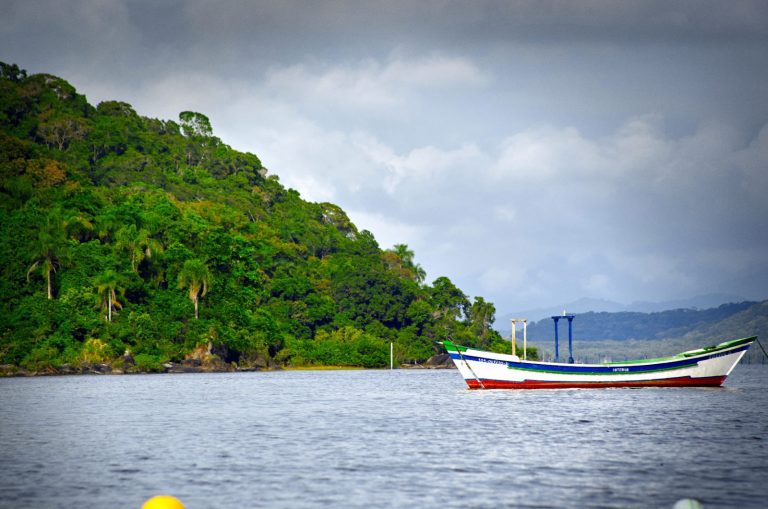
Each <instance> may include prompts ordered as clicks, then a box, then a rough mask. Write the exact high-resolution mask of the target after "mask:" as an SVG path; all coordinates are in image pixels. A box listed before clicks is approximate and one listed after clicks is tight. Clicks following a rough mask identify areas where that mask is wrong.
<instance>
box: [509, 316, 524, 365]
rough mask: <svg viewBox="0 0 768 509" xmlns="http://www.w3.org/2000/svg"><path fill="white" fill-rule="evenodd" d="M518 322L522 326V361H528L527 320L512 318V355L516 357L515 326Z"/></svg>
mask: <svg viewBox="0 0 768 509" xmlns="http://www.w3.org/2000/svg"><path fill="white" fill-rule="evenodd" d="M518 322H520V323H522V324H523V360H527V359H528V357H527V356H528V353H527V350H528V319H527V318H512V355H517V347H516V343H517V328H516V326H517V324H518Z"/></svg>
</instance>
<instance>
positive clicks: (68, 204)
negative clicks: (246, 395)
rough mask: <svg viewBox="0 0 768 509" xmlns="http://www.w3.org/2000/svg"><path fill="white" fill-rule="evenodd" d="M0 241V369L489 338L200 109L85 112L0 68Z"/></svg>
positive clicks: (408, 348) (269, 358)
mask: <svg viewBox="0 0 768 509" xmlns="http://www.w3.org/2000/svg"><path fill="white" fill-rule="evenodd" d="M0 237H1V238H2V242H0V261H1V262H2V263H1V267H2V269H1V270H2V272H3V277H2V279H1V280H0V306H1V307H0V364H12V365H16V366H21V367H24V368H27V369H32V370H38V371H39V370H46V369H55V368H56V367H57V366H59V365H61V364H77V363H78V362H83V360H84V359H86V358H88V359H90V358H92V350H93V345H94V344H98V345H100V346H99V352H100V354H99V355H100V356H101V357H100V358H102V359H105V360H107V361H110V362H117V361H118V360H119V359H121V358H122V356H123V354H124V352H125V351H126V350H128V351H130V352H132V353H133V354H134V355H135V356H136V359H137V364H141V365H142V366H144V367H147V369H151V368H152V367H153V366H154V367H156V366H158V365H159V364H160V363H163V362H166V361H176V362H178V361H181V360H183V359H185V358H189V356H191V355H194V354H195V352H198V351H199V349H200V348H208V349H209V350H210V351H212V352H213V353H214V354H216V355H218V356H219V357H220V358H221V360H222V361H224V362H227V363H237V364H238V365H240V366H248V365H273V364H284V365H314V364H334V365H350V366H367V367H375V366H384V365H386V364H387V363H388V352H389V348H388V343H389V342H394V344H395V353H396V356H397V359H398V360H400V361H422V360H425V359H426V358H428V357H429V356H431V355H433V354H434V353H436V352H437V351H439V349H440V347H439V345H438V344H437V342H438V341H440V340H444V339H447V338H449V337H451V338H453V339H455V340H456V341H458V342H461V343H464V344H469V345H474V346H480V347H488V346H489V345H493V344H496V345H497V346H498V344H500V343H499V342H498V341H497V340H498V339H499V338H498V334H497V333H496V332H495V331H494V330H493V329H492V328H491V325H492V323H493V318H494V317H493V314H494V313H495V309H494V308H493V305H492V304H491V303H488V302H486V301H484V300H483V299H482V298H479V297H478V298H477V299H475V302H474V304H473V303H472V302H470V300H469V298H468V297H467V296H466V295H465V294H464V293H463V292H462V291H461V290H460V289H458V288H457V287H456V286H455V285H454V284H453V283H452V282H451V281H450V280H449V279H448V278H446V277H438V278H437V279H436V280H435V281H434V282H433V283H432V284H431V285H429V284H425V283H424V278H425V274H426V273H425V271H424V269H422V268H421V266H419V265H418V264H416V263H415V261H414V260H415V255H414V253H413V251H412V250H410V249H409V248H408V247H407V246H406V245H404V244H399V245H396V246H394V247H393V248H392V249H389V250H382V249H381V248H380V246H379V245H378V243H377V242H376V239H375V237H374V236H373V234H372V233H371V232H368V231H365V230H363V231H359V230H358V229H357V228H356V227H355V225H354V224H353V223H352V222H351V221H350V220H349V218H348V217H347V215H346V214H345V213H344V211H343V210H342V209H340V208H339V207H338V206H336V205H334V204H330V203H310V202H306V201H304V200H302V199H301V197H300V196H299V193H297V192H296V191H294V190H292V189H286V188H285V187H283V186H282V185H281V184H280V181H279V179H278V178H277V176H275V175H268V174H267V171H266V169H265V168H264V167H263V166H262V164H261V161H260V160H259V158H258V157H257V156H256V155H254V154H250V153H243V152H239V151H236V150H234V149H232V148H231V147H229V146H228V145H226V144H225V143H223V142H222V141H221V140H219V139H218V138H216V137H215V136H214V134H213V130H212V128H211V122H210V120H209V119H208V117H206V116H205V115H203V114H201V113H196V112H190V111H185V112H182V113H181V114H180V115H179V122H178V123H177V122H175V121H171V120H159V119H153V118H147V117H143V116H140V115H139V114H137V113H136V112H135V111H134V109H133V108H132V107H131V105H129V104H127V103H124V102H120V101H106V102H102V103H100V104H99V105H97V106H96V107H94V106H92V105H91V104H89V103H88V101H87V100H86V98H85V97H84V96H82V95H80V94H78V93H77V91H76V90H75V89H74V87H72V86H71V85H70V84H69V83H67V82H66V81H65V80H63V79H61V78H58V77H55V76H51V75H47V74H35V75H30V76H28V75H27V73H26V71H24V70H22V69H19V68H18V66H15V65H8V64H0ZM193 308H194V311H193ZM118 311H119V312H118ZM88 345H90V346H88ZM89 349H90V350H89ZM88 352H91V353H90V354H89V353H88ZM89 355H90V357H89ZM140 360H141V362H139V361H140Z"/></svg>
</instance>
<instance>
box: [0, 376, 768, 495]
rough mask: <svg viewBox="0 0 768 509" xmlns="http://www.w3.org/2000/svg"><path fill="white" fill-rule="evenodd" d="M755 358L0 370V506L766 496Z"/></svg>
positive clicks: (764, 391)
mask: <svg viewBox="0 0 768 509" xmlns="http://www.w3.org/2000/svg"><path fill="white" fill-rule="evenodd" d="M767 443H768V367H765V366H738V367H737V369H736V370H735V372H734V374H733V375H732V376H731V377H730V378H729V379H728V381H727V382H726V387H724V388H722V389H608V390H592V391H589V390H567V391H519V392H518V391H485V392H482V391H468V390H467V389H465V385H464V382H463V381H462V380H461V379H460V377H459V375H458V374H457V372H456V371H454V370H450V371H416V370H412V371H407V370H400V371H397V370H396V371H394V372H390V371H331V372H295V371H294V372H275V373H237V374H186V375H146V376H102V377H100V376H80V377H56V378H30V379H0V507H8V508H10V507H13V508H35V509H42V508H55V507H61V508H74V507H77V508H91V507H93V508H97V507H98V508H104V507H116V508H137V509H138V508H139V507H140V506H141V504H142V502H143V501H144V500H146V499H147V498H149V497H150V496H151V495H154V494H159V493H170V494H173V495H175V496H177V497H179V498H180V499H181V500H182V501H183V502H184V503H185V504H186V506H187V508H188V509H196V508H228V509H233V508H258V507H285V508H309V507H365V508H366V509H373V508H377V507H419V508H438V507H439V508H443V507H478V508H481V507H482V508H497V507H622V508H624V507H643V508H645V507H671V506H672V505H673V504H674V502H675V501H676V500H677V499H680V498H684V497H695V498H698V499H699V500H701V501H703V502H704V504H705V507H707V508H710V507H738V508H746V507H755V508H757V507H761V508H762V507H766V505H767V504H768V502H767V501H768V482H767V481H768V472H766V467H767V466H768V447H766V444H767Z"/></svg>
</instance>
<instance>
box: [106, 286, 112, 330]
mask: <svg viewBox="0 0 768 509" xmlns="http://www.w3.org/2000/svg"><path fill="white" fill-rule="evenodd" d="M107 316H108V317H109V319H108V320H107V321H109V322H111V321H112V290H109V307H108V308H107Z"/></svg>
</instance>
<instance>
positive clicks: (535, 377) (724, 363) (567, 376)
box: [444, 337, 757, 389]
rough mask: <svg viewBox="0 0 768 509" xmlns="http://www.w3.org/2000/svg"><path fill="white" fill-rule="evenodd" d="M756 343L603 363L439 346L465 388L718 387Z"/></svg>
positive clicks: (741, 341) (746, 340) (748, 341)
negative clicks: (528, 357)
mask: <svg viewBox="0 0 768 509" xmlns="http://www.w3.org/2000/svg"><path fill="white" fill-rule="evenodd" d="M756 339H757V338H756V337H750V338H744V339H738V340H734V341H728V342H725V343H720V344H719V345H716V346H711V347H707V348H703V349H700V350H693V351H689V352H683V353H681V354H678V355H675V356H671V357H664V358H660V359H651V360H639V361H627V362H619V363H605V364H565V363H556V362H537V361H521V360H520V359H519V358H518V357H517V356H513V355H505V354H499V353H493V352H486V351H483V350H475V349H471V348H466V347H462V346H459V345H454V344H453V343H451V342H449V341H446V342H445V343H444V345H445V347H446V350H447V351H448V353H449V354H450V356H451V359H452V360H453V362H454V364H455V365H456V367H457V368H458V369H459V372H460V373H461V375H462V376H463V377H464V380H465V381H466V383H467V385H468V386H469V388H470V389H594V388H614V387H616V388H621V387H718V386H720V385H722V384H723V382H724V381H725V379H726V378H727V376H728V375H729V374H730V373H731V371H732V370H733V368H734V367H735V366H736V364H737V363H738V362H739V360H740V359H741V358H742V356H743V355H744V354H745V353H746V351H747V350H748V349H749V347H750V346H751V345H752V343H753V342H754V341H755V340H756Z"/></svg>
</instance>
